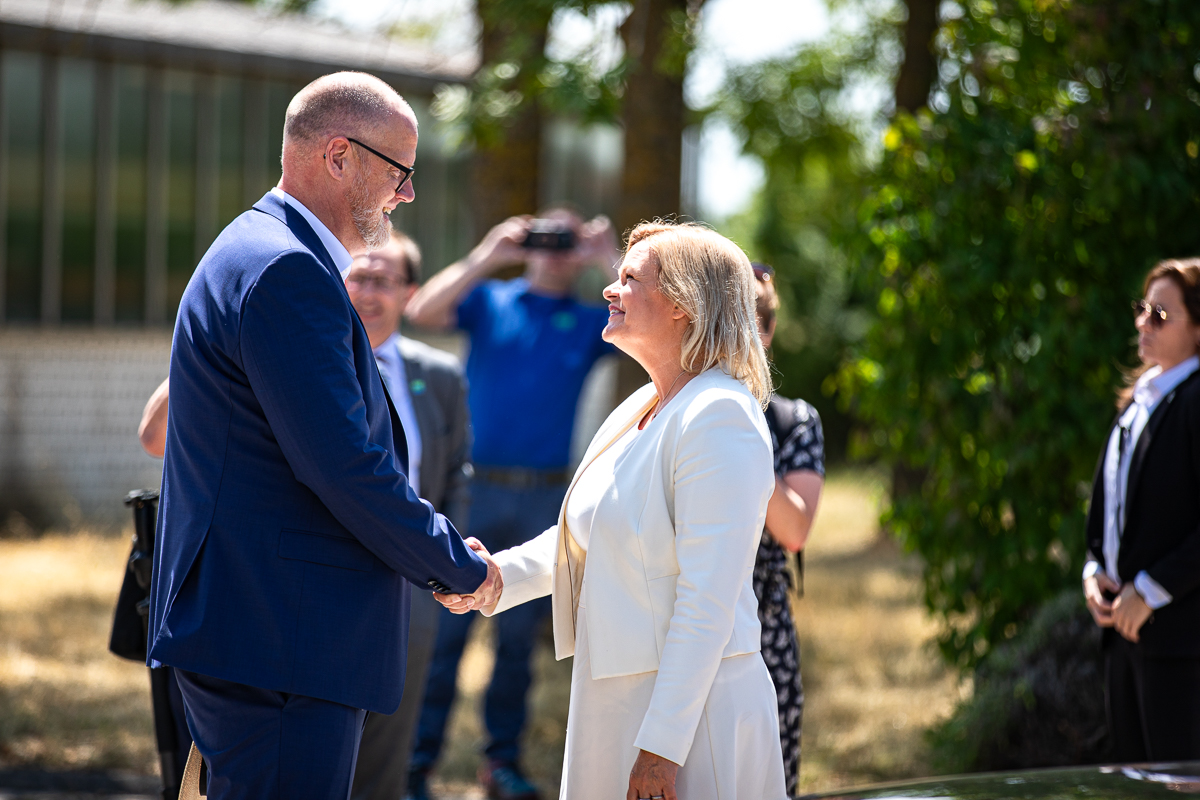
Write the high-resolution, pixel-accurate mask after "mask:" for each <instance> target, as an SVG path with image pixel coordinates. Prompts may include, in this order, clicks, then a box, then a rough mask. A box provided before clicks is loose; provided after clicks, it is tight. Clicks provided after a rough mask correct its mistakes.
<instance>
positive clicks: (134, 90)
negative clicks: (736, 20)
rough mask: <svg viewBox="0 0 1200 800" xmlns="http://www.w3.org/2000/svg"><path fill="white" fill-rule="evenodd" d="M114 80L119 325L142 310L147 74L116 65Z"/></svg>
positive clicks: (138, 68) (135, 319) (140, 314)
mask: <svg viewBox="0 0 1200 800" xmlns="http://www.w3.org/2000/svg"><path fill="white" fill-rule="evenodd" d="M116 82H117V110H116V114H117V254H116V280H117V287H116V289H117V291H116V311H115V317H116V320H117V322H141V321H142V319H143V317H144V315H145V307H146V296H145V295H146V70H145V69H144V68H142V67H141V66H132V65H120V66H118V67H117V68H116Z"/></svg>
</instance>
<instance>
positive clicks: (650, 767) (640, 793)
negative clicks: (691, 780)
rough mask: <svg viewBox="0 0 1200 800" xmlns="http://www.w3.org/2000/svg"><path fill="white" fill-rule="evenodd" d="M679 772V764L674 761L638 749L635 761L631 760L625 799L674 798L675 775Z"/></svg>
mask: <svg viewBox="0 0 1200 800" xmlns="http://www.w3.org/2000/svg"><path fill="white" fill-rule="evenodd" d="M678 774H679V765H678V764H676V763H675V762H674V761H671V760H669V759H666V758H663V757H662V756H658V755H655V754H654V753H650V752H648V751H646V750H639V751H638V757H637V761H635V762H633V771H632V772H631V773H629V791H627V792H626V793H625V800H641V799H643V798H647V797H650V798H653V799H654V800H676V795H675V777H676V776H677V775H678Z"/></svg>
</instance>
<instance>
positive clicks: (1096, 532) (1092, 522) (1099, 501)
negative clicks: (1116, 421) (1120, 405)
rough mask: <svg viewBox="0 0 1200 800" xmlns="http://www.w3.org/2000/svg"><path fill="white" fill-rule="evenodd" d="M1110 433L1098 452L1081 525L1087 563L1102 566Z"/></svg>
mask: <svg viewBox="0 0 1200 800" xmlns="http://www.w3.org/2000/svg"><path fill="white" fill-rule="evenodd" d="M1111 435H1112V432H1111V431H1110V432H1109V434H1108V435H1106V436H1105V437H1104V446H1103V448H1102V449H1101V450H1100V462H1099V463H1098V464H1096V474H1095V476H1094V477H1093V478H1092V498H1091V500H1090V501H1089V502H1088V510H1087V518H1086V519H1085V521H1084V523H1083V530H1084V544H1085V547H1086V557H1087V560H1088V561H1095V562H1096V563H1098V564H1100V565H1101V567H1103V565H1104V458H1105V454H1106V453H1107V452H1108V439H1109V436H1111Z"/></svg>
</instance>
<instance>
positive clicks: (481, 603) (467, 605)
mask: <svg viewBox="0 0 1200 800" xmlns="http://www.w3.org/2000/svg"><path fill="white" fill-rule="evenodd" d="M464 541H465V542H466V545H467V547H469V548H471V549H472V550H474V551H475V552H476V553H478V554H479V556H480V558H482V559H483V560H484V561H485V562H487V568H488V571H487V577H486V578H484V579H483V583H481V584H479V588H478V589H476V590H475V591H474V592H471V593H470V594H440V593H438V592H434V593H433V596H434V599H436V600H437V601H438V602H439V603H441V604H442V605H443V606H445V607H446V608H448V609H449V610H450V611H451V612H452V613H455V614H466V613H467V612H468V611H485V612H487V611H491V610H492V609H494V608H495V607H496V603H498V602H499V601H500V593H501V592H502V591H504V577H503V576H502V575H501V574H500V568H499V567H498V566H496V562H495V561H494V560H493V559H492V554H491V553H489V552H488V549H487V548H486V547H484V546H483V543H482V542H480V541H479V540H478V539H476V538H475V537H474V536H468V537H467V538H466V539H464Z"/></svg>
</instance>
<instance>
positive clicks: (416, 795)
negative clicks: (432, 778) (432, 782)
mask: <svg viewBox="0 0 1200 800" xmlns="http://www.w3.org/2000/svg"><path fill="white" fill-rule="evenodd" d="M404 800H432V798H431V797H430V796H429V773H428V772H410V773H408V791H406V792H405V793H404Z"/></svg>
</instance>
